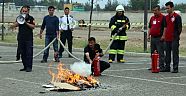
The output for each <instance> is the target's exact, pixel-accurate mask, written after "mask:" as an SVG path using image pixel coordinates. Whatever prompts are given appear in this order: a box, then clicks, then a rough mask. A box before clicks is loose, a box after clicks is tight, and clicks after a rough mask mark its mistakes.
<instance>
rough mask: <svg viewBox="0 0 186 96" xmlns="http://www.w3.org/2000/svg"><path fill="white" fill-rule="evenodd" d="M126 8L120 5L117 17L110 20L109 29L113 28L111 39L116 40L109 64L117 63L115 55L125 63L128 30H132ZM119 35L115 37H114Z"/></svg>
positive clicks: (111, 50) (112, 46)
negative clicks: (125, 13)
mask: <svg viewBox="0 0 186 96" xmlns="http://www.w3.org/2000/svg"><path fill="white" fill-rule="evenodd" d="M124 12H125V10H124V7H123V6H122V5H118V6H117V7H116V15H115V16H113V17H112V18H111V20H110V24H109V28H111V30H112V32H111V39H114V41H113V43H112V45H111V46H110V50H109V63H112V62H113V61H115V55H117V61H118V62H121V63H124V62H125V60H124V59H123V55H124V53H125V50H124V49H125V41H127V38H128V37H127V34H126V30H128V29H129V28H130V22H129V19H128V18H127V17H126V16H125V15H124ZM115 34H117V35H116V36H115V37H114V35H115Z"/></svg>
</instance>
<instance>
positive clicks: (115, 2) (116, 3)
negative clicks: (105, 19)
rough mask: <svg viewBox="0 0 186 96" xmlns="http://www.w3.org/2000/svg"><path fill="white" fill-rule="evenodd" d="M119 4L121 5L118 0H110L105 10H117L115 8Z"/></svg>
mask: <svg viewBox="0 0 186 96" xmlns="http://www.w3.org/2000/svg"><path fill="white" fill-rule="evenodd" d="M118 5H119V3H118V1H117V0H113V2H111V1H110V0H108V2H107V4H106V5H105V8H104V10H105V11H115V9H116V7H117V6H118Z"/></svg>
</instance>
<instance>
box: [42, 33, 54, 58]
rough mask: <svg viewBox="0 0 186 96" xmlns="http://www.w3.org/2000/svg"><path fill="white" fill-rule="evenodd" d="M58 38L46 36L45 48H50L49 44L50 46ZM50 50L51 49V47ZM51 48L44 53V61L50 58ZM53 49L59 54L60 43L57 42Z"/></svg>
mask: <svg viewBox="0 0 186 96" xmlns="http://www.w3.org/2000/svg"><path fill="white" fill-rule="evenodd" d="M54 38H56V36H55V35H46V36H45V47H46V46H48V44H50V42H52V40H53V39H54ZM49 48H50V47H49ZM49 48H47V49H46V50H45V51H44V55H43V60H45V61H47V59H48V56H49ZM53 49H54V52H58V41H57V40H55V41H54V43H53ZM54 57H55V56H54Z"/></svg>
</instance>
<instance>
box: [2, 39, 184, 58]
mask: <svg viewBox="0 0 186 96" xmlns="http://www.w3.org/2000/svg"><path fill="white" fill-rule="evenodd" d="M0 46H9V47H17V44H16V43H4V42H0ZM34 48H38V49H42V48H44V45H35V46H34ZM73 51H76V52H83V48H73ZM103 51H105V50H103ZM125 56H132V57H147V58H150V53H136V52H125ZM180 59H186V56H180Z"/></svg>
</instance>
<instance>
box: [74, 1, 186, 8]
mask: <svg viewBox="0 0 186 96" xmlns="http://www.w3.org/2000/svg"><path fill="white" fill-rule="evenodd" d="M76 1H77V2H78V3H85V2H88V1H91V0H72V2H76ZM96 1H97V3H98V4H100V7H101V8H104V7H105V4H106V3H107V1H108V0H94V2H95V3H96ZM112 1H113V0H112ZM128 1H129V0H118V2H119V3H121V4H128ZM168 1H170V0H160V6H164V4H165V3H166V2H168ZM171 1H173V2H174V3H176V4H178V3H186V0H171Z"/></svg>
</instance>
